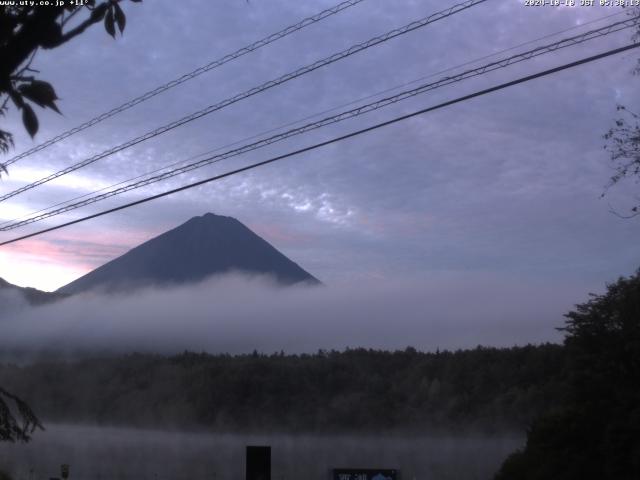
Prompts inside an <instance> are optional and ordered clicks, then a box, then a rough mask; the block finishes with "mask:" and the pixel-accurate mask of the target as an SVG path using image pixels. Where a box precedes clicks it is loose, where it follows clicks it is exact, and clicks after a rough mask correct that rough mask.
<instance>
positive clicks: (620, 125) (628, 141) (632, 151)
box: [603, 105, 640, 218]
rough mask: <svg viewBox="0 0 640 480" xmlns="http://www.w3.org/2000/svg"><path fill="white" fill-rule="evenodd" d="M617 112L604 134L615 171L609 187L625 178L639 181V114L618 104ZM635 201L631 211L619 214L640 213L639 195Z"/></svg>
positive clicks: (631, 215)
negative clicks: (618, 114) (613, 123)
mask: <svg viewBox="0 0 640 480" xmlns="http://www.w3.org/2000/svg"><path fill="white" fill-rule="evenodd" d="M618 112H619V113H620V116H619V117H618V118H617V119H616V120H615V126H614V127H612V128H611V129H610V130H609V131H608V132H607V133H606V134H605V135H604V138H605V140H607V145H605V149H606V150H608V151H609V154H610V156H611V163H612V166H613V168H614V171H615V173H614V174H613V175H612V176H611V181H610V183H609V187H611V186H613V185H616V184H617V183H619V182H621V181H622V180H624V179H626V178H635V179H636V182H639V183H640V116H639V115H638V114H636V113H634V112H632V111H631V110H629V109H627V108H626V107H625V106H623V105H618ZM603 195H604V194H603ZM636 201H637V205H634V206H633V207H631V213H629V214H628V215H620V214H619V216H622V217H625V218H631V217H635V216H636V215H640V196H636Z"/></svg>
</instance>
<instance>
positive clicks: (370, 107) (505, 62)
mask: <svg viewBox="0 0 640 480" xmlns="http://www.w3.org/2000/svg"><path fill="white" fill-rule="evenodd" d="M360 1H362V0H360ZM482 1H485V0H482ZM355 3H358V2H356V1H355V0H354V1H352V2H343V3H342V4H340V5H338V6H336V7H334V8H338V7H340V6H344V5H345V4H350V5H349V6H351V4H355ZM478 3H481V1H469V2H464V3H463V4H457V5H454V6H453V7H451V8H450V9H447V10H445V11H442V12H438V13H436V14H433V15H430V16H429V17H425V18H423V19H421V20H418V21H416V22H412V23H411V24H408V25H405V26H404V27H402V28H401V29H396V30H393V31H391V32H387V34H385V35H382V36H379V37H374V39H371V40H369V41H368V42H364V43H363V44H358V45H356V46H354V47H351V48H350V49H347V50H344V51H343V52H340V53H339V54H335V55H332V56H331V57H327V58H326V59H323V60H320V61H318V62H316V63H314V64H311V65H310V66H307V67H303V68H302V69H299V70H297V71H296V72H300V71H304V70H305V69H307V68H310V67H313V66H314V65H320V66H324V65H325V64H328V63H332V62H328V63H323V62H325V61H328V60H329V59H335V60H333V61H337V59H341V58H344V56H342V55H345V56H349V55H351V54H353V53H356V52H357V51H361V50H362V49H364V48H369V47H370V46H373V45H377V44H379V43H381V42H382V41H386V40H388V39H390V38H394V37H395V36H398V35H401V34H403V33H407V32H408V31H412V30H415V29H417V28H420V27H421V26H425V25H428V24H429V23H432V22H433V21H436V20H439V19H441V18H446V17H447V16H450V15H452V14H454V13H457V12H459V11H462V10H464V9H467V8H470V7H471V6H473V5H475V4H478ZM344 8H347V7H344ZM344 8H343V9H344ZM330 10H331V9H330ZM330 10H326V11H325V12H328V11H330ZM321 13H322V12H321ZM319 15H320V14H319ZM615 15H618V14H614V15H609V16H607V17H604V18H609V17H612V16H615ZM310 18H313V17H310ZM324 18H326V17H324ZM600 20H602V19H598V20H594V21H593V22H590V23H595V22H596V21H600ZM300 23H302V22H300ZM638 23H639V19H638V18H637V17H636V18H631V19H627V20H624V21H619V22H615V23H612V24H610V25H607V26H605V27H602V28H599V29H595V30H591V31H589V32H586V33H584V34H581V35H576V36H573V37H569V38H565V39H563V40H560V41H558V42H554V43H551V44H548V45H544V46H542V47H537V48H534V49H531V50H528V51H526V52H523V53H520V54H516V55H512V56H510V57H506V58H503V59H501V60H498V61H494V62H490V63H488V64H485V65H483V66H481V67H477V68H474V69H469V70H466V71H464V72H462V73H459V74H456V75H452V76H448V77H444V78H441V79H440V80H438V81H436V82H431V83H426V84H422V85H420V86H418V87H416V88H413V89H410V90H405V91H403V92H400V93H398V94H396V95H392V96H389V97H385V98H383V99H381V100H378V101H375V102H371V103H368V104H366V105H362V106H360V107H357V108H354V109H351V110H347V111H344V112H341V113H339V114H337V115H332V116H329V117H325V118H323V119H321V120H318V121H316V122H311V123H307V124H305V125H303V126H301V127H297V128H293V129H290V130H288V131H285V132H282V133H279V134H276V135H273V136H271V137H268V138H265V139H262V140H259V141H257V142H253V143H249V144H246V145H243V146H241V147H239V148H235V149H232V150H229V151H227V152H224V153H222V154H218V155H213V156H209V157H206V158H204V159H201V160H200V161H198V162H193V163H189V164H187V165H184V166H182V167H180V168H176V169H173V170H170V171H167V172H164V173H161V174H159V175H155V176H152V177H150V178H146V179H144V180H140V181H138V182H134V183H131V184H129V185H125V186H123V187H120V188H118V189H115V190H111V191H109V192H106V193H103V194H100V195H95V196H89V198H85V199H84V200H82V201H80V202H75V203H70V204H68V205H65V206H63V207H61V208H57V209H53V207H56V206H58V205H61V204H65V203H68V202H72V201H73V200H76V199H72V200H70V201H68V202H61V204H56V205H54V206H53V207H49V208H47V209H44V210H40V211H39V212H42V211H45V213H42V214H40V215H35V216H32V217H30V218H27V219H26V220H21V221H10V222H5V223H4V226H3V227H0V231H2V230H5V231H6V230H11V229H14V228H18V227H20V226H24V225H27V224H29V223H34V222H37V221H41V220H44V219H45V218H50V217H52V216H55V215H59V214H62V213H65V212H68V211H71V210H74V209H77V208H81V207H83V206H86V205H89V204H91V203H95V202H97V201H100V200H104V199H106V198H109V197H111V196H115V195H119V194H122V193H124V192H127V191H130V190H133V189H136V188H141V187H143V186H146V185H150V184H152V183H155V182H159V181H162V180H165V179H167V178H171V177H173V176H176V175H180V174H182V173H185V172H188V171H191V170H194V169H196V168H201V167H202V166H205V165H209V164H211V163H215V162H218V161H221V160H223V159H226V158H230V157H233V156H237V155H241V154H243V153H246V152H248V151H251V150H255V149H257V148H261V147H264V146H266V145H270V144H272V143H275V142H278V141H281V140H284V139H285V138H290V137H292V136H295V135H300V134H303V133H306V132H308V131H311V130H315V129H317V128H321V127H323V126H326V125H329V124H332V123H337V122H340V121H343V120H346V119H347V118H353V117H356V116H360V115H363V114H365V113H368V112H371V111H374V110H377V109H380V108H383V107H386V106H389V105H392V104H394V103H397V102H399V101H402V100H405V99H407V98H411V97H414V96H416V95H419V94H422V93H425V92H427V91H430V90H434V89H436V88H440V87H442V86H446V85H449V84H452V83H455V82H459V81H462V80H465V79H467V78H472V77H475V76H478V75H483V74H486V73H488V72H491V71H494V70H497V69H499V68H505V67H507V66H509V65H512V64H515V63H519V62H522V61H525V60H529V59H531V58H534V57H537V56H540V55H544V54H548V53H551V52H554V51H557V50H559V49H562V48H566V47H570V46H574V45H577V44H580V43H583V42H586V41H589V40H593V39H596V38H601V37H603V36H605V35H608V34H611V33H614V32H617V31H620V30H623V29H626V28H632V27H637V26H638ZM298 25H299V24H298ZM574 28H578V27H573V28H570V29H566V30H564V31H562V32H558V33H555V34H552V35H547V36H545V37H543V38H548V37H550V36H554V35H557V34H559V33H564V32H566V31H569V30H573V29H574ZM285 30H286V29H285ZM283 31H284V30H283ZM274 35H277V34H274ZM267 38H269V37H267ZM539 40H541V39H537V40H534V41H532V42H526V43H525V44H521V45H519V46H516V47H512V48H510V49H507V50H504V51H502V52H499V53H503V52H505V51H509V50H513V49H515V48H518V47H520V46H523V45H526V44H529V43H533V42H536V41H539ZM256 43H258V42H256ZM254 45H255V44H254ZM639 45H640V44H632V45H627V46H624V47H621V48H617V49H613V50H609V51H607V52H604V53H601V54H598V55H594V56H590V57H587V58H583V59H581V60H578V61H574V62H571V63H568V64H565V65H562V66H560V67H556V68H552V69H549V70H545V71H542V72H539V73H536V74H533V75H528V76H525V77H521V78H519V79H517V80H513V81H510V82H506V83H502V84H500V85H496V86H494V87H491V88H487V89H484V90H480V91H477V92H475V93H472V94H469V95H465V96H462V97H458V98H456V99H454V100H450V101H447V102H443V103H440V104H438V105H435V106H432V107H428V108H425V109H421V110H418V111H416V112H413V113H410V114H407V115H402V116H399V117H396V118H393V119H391V120H388V121H385V122H381V123H378V124H375V125H373V126H370V127H367V128H363V129H360V130H357V131H354V132H351V133H348V134H346V135H341V136H338V137H335V138H332V139H330V140H327V141H324V142H320V143H316V144H314V145H311V146H308V147H305V148H301V149H298V150H295V151H293V152H289V153H286V154H284V155H279V156H276V157H273V158H270V159H268V160H264V161H261V162H257V163H253V164H251V165H248V166H245V167H242V168H238V169H234V170H231V171H228V172H226V173H223V174H220V175H215V176H213V177H209V178H206V179H204V180H200V181H197V182H194V183H191V184H188V185H184V186H181V187H178V188H174V189H172V190H169V191H166V192H163V193H160V194H157V195H153V196H150V197H146V198H143V199H141V200H137V201H135V202H130V203H127V204H125V205H121V206H118V207H115V208H112V209H109V210H105V211H102V212H99V213H96V214H93V215H88V216H86V217H82V218H79V219H76V220H73V221H70V222H66V223H63V224H60V225H56V226H54V227H50V228H46V229H44V230H40V231H37V232H34V233H31V234H28V235H23V236H21V237H17V238H14V239H11V240H8V241H5V242H2V243H0V246H2V245H7V244H10V243H14V242H17V241H19V240H24V239H26V238H30V237H33V236H36V235H41V234H43V233H46V232H50V231H53V230H57V229H59V228H63V227H66V226H69V225H73V224H76V223H80V222H83V221H86V220H89V219H92V218H96V217H99V216H102V215H106V214H109V213H113V212H116V211H119V210H123V209H126V208H130V207H133V206H135V205H139V204H142V203H146V202H149V201H152V200H155V199H158V198H162V197H165V196H167V195H171V194H174V193H177V192H180V191H184V190H187V189H190V188H194V187H196V186H199V185H203V184H205V183H209V182H213V181H215V180H219V179H222V178H226V177H229V176H231V175H236V174H239V173H241V172H245V171H247V170H251V169H255V168H257V167H260V166H264V165H267V164H270V163H273V162H276V161H279V160H283V159H285V158H289V157H292V156H294V155H299V154H301V153H304V152H308V151H311V150H315V149H317V148H321V147H323V146H326V145H329V144H333V143H336V142H340V141H344V140H346V139H348V138H352V137H355V136H358V135H362V134H364V133H367V132H371V131H373V130H377V129H379V128H382V127H385V126H388V125H391V124H394V123H397V122H400V121H403V120H406V119H409V118H412V117H415V116H417V115H422V114H424V113H427V112H430V111H434V110H437V109H440V108H444V107H447V106H450V105H453V104H456V103H460V102H463V101H467V100H470V99H472V98H475V97H478V96H482V95H486V94H489V93H492V92H495V91H498V90H502V89H504V88H508V87H510V86H513V85H517V84H520V83H524V82H528V81H531V80H534V79H536V78H540V77H543V76H547V75H551V74H553V73H557V72H559V71H562V70H566V69H569V68H574V67H577V66H579V65H583V64H586V63H590V62H593V61H596V60H598V59H601V58H605V57H608V56H611V55H615V54H618V53H621V52H624V51H628V50H630V49H632V48H637V47H638V46H639ZM240 51H242V49H241V50H239V51H238V52H240ZM350 52H351V53H350ZM499 53H498V54H499ZM498 54H493V55H490V56H487V57H483V59H484V58H489V57H492V56H495V55H498ZM227 57H228V56H227ZM223 58H226V57H223ZM480 60H481V59H480ZM477 61H478V60H474V61H472V62H467V64H469V63H475V62H477ZM213 64H215V62H212V63H211V64H209V65H213ZM463 65H466V64H463ZM459 67H460V66H458V67H453V69H455V68H459ZM203 68H206V67H203ZM212 68H215V67H212ZM316 68H320V67H319V66H317V67H316ZM448 70H451V69H448ZM197 71H198V70H196V72H197ZM309 71H311V70H309ZM192 73H193V72H192ZM439 73H443V72H439ZM293 74H295V72H292V74H287V75H285V76H283V77H280V78H281V79H282V78H287V77H288V76H289V75H293ZM301 74H303V73H301ZM435 75H438V74H433V75H431V76H435ZM298 76H299V75H298ZM431 76H430V77H431ZM180 78H186V76H183V77H180ZM191 78H193V77H191ZM291 78H295V77H290V78H289V79H291ZM178 80H179V79H178ZM176 81H177V80H176ZM176 81H174V82H176ZM184 81H187V80H186V79H185V80H184ZM284 81H288V80H284ZM272 82H275V81H272ZM272 82H267V83H266V84H263V86H265V85H269V84H271V83H272ZM416 82H417V81H414V82H409V84H412V83H416ZM170 84H171V82H169V84H166V85H170ZM166 85H165V86H163V87H159V88H165V87H166ZM406 85H408V84H405V85H404V86H406ZM272 86H275V85H272ZM168 88H171V87H168ZM168 88H165V90H166V89H168ZM256 88H258V87H256ZM267 88H271V87H267ZM397 88H398V87H394V88H393V89H389V90H394V89H397ZM389 90H387V91H389ZM156 91H158V89H155V90H153V91H152V92H156ZM163 91H164V90H163ZM385 92H386V91H385ZM158 93H161V92H159V91H158ZM158 93H155V94H156V95H157V94H158ZM245 93H246V92H245ZM145 95H148V94H145ZM241 95H242V94H241ZM377 95H379V93H378V94H374V95H373V96H377ZM144 97H145V96H144V95H143V96H140V97H137V99H134V100H132V101H131V102H128V103H127V104H124V105H131V106H133V105H135V104H137V103H141V102H142V101H144V100H139V99H141V98H144ZM370 97H371V96H369V97H367V98H370ZM148 98H150V97H148ZM232 98H235V97H232ZM361 100H363V99H360V100H357V101H355V102H359V101H361ZM132 102H137V103H132ZM355 102H350V103H355ZM131 106H128V107H127V108H131ZM121 107H122V106H121ZM121 107H118V108H121ZM209 108H211V106H210V107H207V109H209ZM336 108H341V107H336ZM207 109H204V110H201V111H199V112H196V113H201V112H203V111H206V110H207ZM116 110H117V109H114V110H111V111H110V112H108V114H109V113H111V112H116ZM332 110H335V109H332ZM121 111H122V110H121ZM212 111H214V110H212ZM322 113H325V112H322ZM322 113H321V114H322ZM115 114H116V113H112V115H115ZM205 114H206V113H205ZM104 115H105V114H103V115H101V116H100V117H96V119H98V118H101V117H103V116H104ZM318 115H320V114H316V115H313V116H311V118H312V117H314V116H318ZM105 118H107V117H105ZM185 118H189V117H185ZM307 118H310V117H307ZM96 119H93V120H96ZM93 120H92V121H93ZM100 121H101V120H100ZM90 122H91V121H90ZM90 122H86V123H85V124H83V125H87V126H86V127H84V128H88V126H91V125H88V124H89V123H90ZM96 123H97V122H96ZM174 123H175V122H174ZM293 123H297V122H293ZM170 125H171V124H170ZM288 125H290V124H288ZM288 125H287V126H288ZM81 127H82V126H81ZM77 128H79V127H76V129H77ZM278 128H281V127H278ZM76 129H72V130H70V131H68V132H65V133H64V134H62V135H66V134H68V135H67V136H70V135H72V134H73V133H69V132H74V130H76ZM76 131H79V130H76ZM74 133H75V132H74ZM62 135H59V136H58V137H55V138H60V137H62ZM64 138H66V137H64ZM253 138H255V136H254V137H253ZM60 139H62V138H60ZM53 140H54V139H52V140H50V141H49V142H52V143H55V142H53ZM57 141H59V140H57ZM47 143H48V142H45V143H44V144H41V145H39V146H38V147H35V148H34V149H32V150H31V151H30V152H35V151H38V149H40V150H41V149H43V148H46V146H48V145H47ZM52 143H48V144H52ZM43 145H44V146H43ZM123 145H126V144H123ZM223 148H224V147H223ZM28 153H29V152H25V154H22V155H23V157H21V158H24V156H26V154H28ZM18 157H20V156H18ZM14 158H17V157H14ZM81 163H82V162H81ZM78 168H81V167H78ZM165 168H167V167H165ZM160 170H162V169H160ZM63 171H64V170H63ZM157 171H158V170H156V172H157ZM152 173H155V172H152ZM146 175H149V174H145V176H146ZM137 178H140V177H136V178H134V179H131V180H135V179H137ZM131 180H127V181H126V182H128V181H131ZM43 183H44V182H43ZM122 183H125V182H121V183H120V184H122ZM120 184H116V185H120ZM34 186H37V185H34ZM31 188H33V187H31ZM107 188H111V187H107ZM94 193H96V192H94ZM88 195H92V194H88ZM88 195H83V196H81V197H77V198H83V197H87V196H88ZM46 210H49V211H46ZM35 213H38V212H35ZM30 215H33V214H30ZM0 225H2V224H0Z"/></svg>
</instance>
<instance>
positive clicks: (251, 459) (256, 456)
mask: <svg viewBox="0 0 640 480" xmlns="http://www.w3.org/2000/svg"><path fill="white" fill-rule="evenodd" d="M247 480H271V447H256V446H247Z"/></svg>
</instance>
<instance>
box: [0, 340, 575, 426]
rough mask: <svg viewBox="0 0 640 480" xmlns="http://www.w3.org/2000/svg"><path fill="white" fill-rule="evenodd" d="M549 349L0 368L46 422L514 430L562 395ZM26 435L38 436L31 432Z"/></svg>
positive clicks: (560, 368)
mask: <svg viewBox="0 0 640 480" xmlns="http://www.w3.org/2000/svg"><path fill="white" fill-rule="evenodd" d="M565 357H566V356H565V353H564V349H563V347H562V346H560V345H553V344H546V345H539V346H531V345H530V346H523V347H513V348H503V349H499V348H485V347H477V348H475V349H473V350H459V351H455V352H450V351H437V352H433V353H423V352H419V351H416V349H414V348H412V347H408V348H406V349H405V350H402V351H395V352H389V351H377V350H367V349H349V350H346V351H342V352H339V351H319V352H317V353H315V354H303V355H286V354H284V353H283V352H280V353H274V354H269V355H266V354H261V353H258V352H254V353H253V354H249V355H238V356H230V355H211V354H207V353H192V352H184V353H182V354H180V355H174V356H161V355H152V354H129V355H125V356H114V357H102V358H84V359H77V360H74V361H39V362H36V363H32V364H28V365H23V366H18V365H15V364H3V365H0V384H2V385H4V386H5V388H7V389H9V390H11V391H14V392H20V394H21V396H22V397H23V398H24V399H25V400H26V401H27V402H28V403H29V404H30V405H31V406H32V407H33V408H34V409H35V411H36V412H37V414H38V415H39V417H40V418H41V419H42V420H43V421H44V423H45V427H46V423H47V422H55V423H60V422H65V423H69V422H73V423H75V422H83V423H91V424H97V425H126V426H138V427H162V428H181V429H184V428H188V429H207V430H216V431H234V432H237V431H239V430H247V431H256V430H265V429H269V430H276V431H285V432H296V431H316V432H317V431H358V432H364V431H374V430H378V429H385V430H387V431H388V430H396V429H397V430H403V431H411V430H415V431H416V432H419V431H424V429H425V428H429V429H447V430H451V429H460V430H465V429H466V430H473V431H478V429H479V430H481V431H483V432H486V433H491V432H500V431H505V430H513V429H517V430H518V431H523V430H524V428H526V427H527V425H529V424H530V422H531V420H532V419H533V418H535V417H537V416H538V415H539V414H540V413H542V412H544V411H548V410H549V409H551V408H553V406H554V405H556V404H558V403H559V401H560V399H562V398H563V397H564V396H566V393H567V392H566V391H565V387H564V385H565V377H566V358H565ZM36 435H37V433H36Z"/></svg>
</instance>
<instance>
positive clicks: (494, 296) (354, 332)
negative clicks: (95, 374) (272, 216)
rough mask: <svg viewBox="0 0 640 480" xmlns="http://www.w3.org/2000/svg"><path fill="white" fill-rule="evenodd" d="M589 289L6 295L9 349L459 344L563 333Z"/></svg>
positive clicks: (189, 289) (4, 342)
mask: <svg viewBox="0 0 640 480" xmlns="http://www.w3.org/2000/svg"><path fill="white" fill-rule="evenodd" d="M585 297H586V292H585V291H582V290H580V289H574V290H573V291H571V290H568V289H566V288H559V287H558V286H557V285H554V284H538V285H527V284H521V283H518V282H516V281H513V280H505V279H502V280H501V279H494V280H487V279H486V278H482V279H479V278H472V277H468V278H466V277H465V278H460V277H459V276H458V277H451V278H446V277H445V278H443V277H442V276H440V277H439V278H437V279H435V278H434V280H433V281H431V282H424V281H422V282H412V281H399V282H370V283H369V284H363V283H358V284H351V285H349V286H346V285H342V286H340V285H337V286H336V285H331V286H322V287H289V288H280V287H277V286H275V285H274V284H272V283H270V282H269V280H268V279H266V278H247V277H242V276H237V275H236V276H225V277H214V278H210V279H208V280H206V281H204V282H202V283H200V284H197V285H191V286H183V287H174V288H159V289H144V290H140V291H136V292H133V293H131V294H128V295H118V296H114V295H107V294H99V293H91V294H81V295H77V296H74V297H71V298H68V299H65V300H63V301H59V302H57V303H54V304H50V305H46V306H42V307H28V306H26V305H25V304H24V302H23V301H22V300H21V299H20V298H18V297H17V296H16V295H15V294H11V293H10V292H9V293H8V292H4V293H2V298H0V304H2V305H3V308H2V312H1V313H0V327H1V329H2V335H1V336H0V351H3V352H5V353H6V352H8V351H11V350H23V351H24V350H26V351H29V352H34V351H38V350H42V349H45V350H49V351H56V352H61V351H62V352H64V351H77V350H83V351H91V352H93V353H95V352H99V351H105V350H106V351H115V352H129V351H132V350H137V351H152V352H161V353H172V352H180V351H183V350H185V349H188V350H191V351H201V350H204V351H208V352H212V353H216V352H229V353H243V352H251V351H253V350H254V349H257V350H258V351H260V352H265V353H272V352H276V351H280V350H284V351H285V352H286V353H299V352H315V351H317V350H318V349H344V348H347V347H366V348H376V349H403V348H405V347H406V346H407V345H411V346H414V347H416V348H418V349H421V350H435V349H436V348H440V349H443V348H446V349H457V348H468V347H471V348H472V347H475V346H477V345H479V344H482V345H487V346H512V345H514V344H527V343H539V342H545V341H559V340H560V338H561V337H560V335H559V334H558V332H556V330H555V327H558V326H561V325H562V324H563V318H562V314H563V313H565V312H567V311H568V310H569V309H570V308H571V307H572V304H573V303H575V302H577V301H582V300H583V299H584V298H585Z"/></svg>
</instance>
